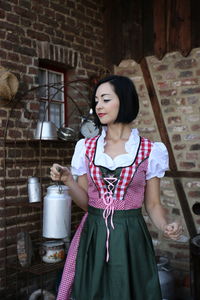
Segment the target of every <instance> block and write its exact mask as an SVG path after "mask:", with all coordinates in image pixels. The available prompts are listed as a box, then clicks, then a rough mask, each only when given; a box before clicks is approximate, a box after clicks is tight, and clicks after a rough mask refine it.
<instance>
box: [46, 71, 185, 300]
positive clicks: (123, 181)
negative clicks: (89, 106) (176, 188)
mask: <svg viewBox="0 0 200 300" xmlns="http://www.w3.org/2000/svg"><path fill="white" fill-rule="evenodd" d="M92 100H93V111H94V113H95V116H96V119H97V125H98V126H100V125H101V126H102V133H101V135H99V136H96V137H94V138H90V139H81V140H80V141H79V142H78V143H77V145H76V147H75V153H74V155H73V158H72V170H73V174H76V175H78V180H77V182H76V181H75V180H74V179H73V176H72V174H71V172H70V171H69V170H68V169H67V168H66V167H62V166H59V165H57V164H54V165H53V166H52V168H51V178H52V179H53V180H59V179H60V176H61V180H62V181H63V183H64V184H66V185H67V186H68V187H69V190H70V194H71V196H72V198H73V200H74V202H75V203H76V204H77V205H78V206H80V207H81V208H82V209H84V210H85V211H86V213H85V215H84V217H83V219H82V221H81V223H80V225H79V228H78V229H77V231H76V234H75V236H74V238H73V240H72V242H71V246H70V249H69V252H68V256H67V260H66V264H65V268H64V271H63V275H62V280H61V284H60V287H59V292H58V296H57V300H69V299H73V300H133V299H134V300H161V299H162V296H161V291H160V286H159V279H158V274H157V265H156V261H155V255H154V250H153V246H152V241H151V237H150V234H149V232H148V229H147V227H146V223H145V221H144V219H143V217H142V214H141V207H142V205H143V203H144V205H145V208H146V211H147V213H148V215H149V217H150V219H151V220H152V222H153V223H154V225H155V226H156V227H157V228H158V229H160V230H161V231H163V233H164V234H165V235H166V236H168V237H170V238H172V239H177V238H178V237H179V235H180V234H181V230H182V228H181V226H179V224H178V223H176V222H174V223H171V224H167V221H166V217H165V212H164V209H163V207H162V205H161V203H160V178H161V177H163V176H164V172H165V170H166V169H167V168H168V153H167V150H166V147H165V146H164V144H163V143H160V142H155V143H153V142H152V141H150V140H148V139H146V138H143V137H140V136H139V135H138V131H137V129H132V124H131V123H132V121H133V120H134V119H135V118H136V116H137V114H138V110H139V101H138V96H137V93H136V90H135V87H134V85H133V83H132V81H131V80H130V79H129V78H127V77H123V76H116V75H114V76H109V77H106V78H104V79H102V80H100V81H99V83H98V84H97V86H96V88H95V91H94V95H93V99H92ZM58 167H59V168H61V175H60V173H59V172H58V171H57V170H58Z"/></svg>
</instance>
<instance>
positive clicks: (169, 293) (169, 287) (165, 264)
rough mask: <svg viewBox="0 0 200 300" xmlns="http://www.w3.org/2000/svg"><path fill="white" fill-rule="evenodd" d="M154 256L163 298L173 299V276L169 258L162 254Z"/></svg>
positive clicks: (166, 299)
mask: <svg viewBox="0 0 200 300" xmlns="http://www.w3.org/2000/svg"><path fill="white" fill-rule="evenodd" d="M156 258H157V268H158V276H159V281H160V287H161V292H162V297H163V299H165V300H175V287H174V277H173V274H172V269H171V268H170V267H169V260H168V258H167V257H162V256H157V257H156Z"/></svg>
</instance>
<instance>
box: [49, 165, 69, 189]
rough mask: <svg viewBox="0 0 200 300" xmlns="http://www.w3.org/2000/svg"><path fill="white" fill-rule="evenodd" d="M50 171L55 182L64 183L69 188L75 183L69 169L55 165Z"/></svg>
mask: <svg viewBox="0 0 200 300" xmlns="http://www.w3.org/2000/svg"><path fill="white" fill-rule="evenodd" d="M50 170H51V171H50V175H51V179H52V180H53V181H62V182H63V183H64V184H65V185H67V186H70V184H72V183H73V182H74V179H73V176H72V173H71V171H70V170H69V169H68V168H67V167H63V166H61V165H59V164H53V166H52V167H51V168H50Z"/></svg>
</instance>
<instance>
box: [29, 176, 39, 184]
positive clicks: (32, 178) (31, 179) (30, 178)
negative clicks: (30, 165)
mask: <svg viewBox="0 0 200 300" xmlns="http://www.w3.org/2000/svg"><path fill="white" fill-rule="evenodd" d="M28 182H29V183H36V182H38V177H29V178H28Z"/></svg>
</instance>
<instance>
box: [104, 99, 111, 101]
mask: <svg viewBox="0 0 200 300" xmlns="http://www.w3.org/2000/svg"><path fill="white" fill-rule="evenodd" d="M110 100H111V99H103V101H104V102H109V101H110Z"/></svg>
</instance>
